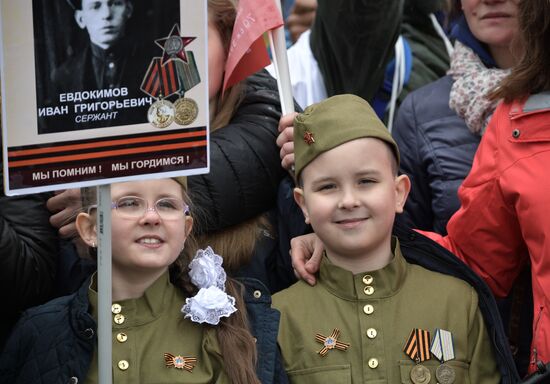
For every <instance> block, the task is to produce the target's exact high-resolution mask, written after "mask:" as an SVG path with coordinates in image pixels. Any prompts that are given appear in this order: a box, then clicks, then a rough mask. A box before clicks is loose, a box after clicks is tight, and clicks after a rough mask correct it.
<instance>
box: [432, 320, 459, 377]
mask: <svg viewBox="0 0 550 384" xmlns="http://www.w3.org/2000/svg"><path fill="white" fill-rule="evenodd" d="M430 351H431V352H432V354H433V355H434V356H435V357H436V358H437V359H438V360H439V361H441V365H440V366H439V367H437V369H436V371H435V377H436V379H437V382H438V383H439V384H453V383H454V382H455V379H456V373H455V371H454V369H453V367H451V366H450V365H449V364H445V362H446V361H449V360H453V359H454V358H455V354H454V346H453V336H452V334H451V332H449V331H446V330H444V329H436V330H435V335H434V339H433V341H432V346H431V348H430Z"/></svg>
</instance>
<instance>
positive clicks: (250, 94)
mask: <svg viewBox="0 0 550 384" xmlns="http://www.w3.org/2000/svg"><path fill="white" fill-rule="evenodd" d="M280 117H281V106H280V101H279V93H278V91H277V83H276V81H275V79H273V78H272V77H271V76H270V75H269V74H268V73H267V72H265V71H261V72H258V73H256V74H254V75H252V76H250V77H249V78H248V79H247V83H246V91H245V95H244V100H243V101H242V102H241V104H240V105H239V107H238V110H237V112H236V113H235V116H234V117H233V118H232V119H231V122H230V123H229V124H228V125H227V126H225V127H223V128H220V129H218V130H216V131H214V132H212V134H211V136H210V173H208V174H204V175H198V176H191V177H189V178H188V187H189V195H190V197H191V201H193V204H194V205H195V206H196V207H198V209H199V210H200V211H201V212H200V214H201V217H206V218H208V222H206V223H202V224H201V225H199V226H197V227H195V231H196V232H198V233H204V232H212V231H218V230H221V229H224V228H227V227H229V226H231V225H235V224H239V223H241V222H242V221H244V220H247V219H251V218H253V217H255V216H257V215H259V214H262V213H264V212H266V211H268V210H269V209H270V208H272V207H274V206H275V202H276V198H277V187H278V185H279V181H280V180H281V179H282V178H283V177H284V175H285V171H284V170H283V168H282V167H281V159H280V158H279V148H278V147H277V144H276V142H275V141H276V139H277V135H278V131H277V127H278V124H279V119H280Z"/></svg>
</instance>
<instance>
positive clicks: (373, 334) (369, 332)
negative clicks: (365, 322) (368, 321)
mask: <svg viewBox="0 0 550 384" xmlns="http://www.w3.org/2000/svg"><path fill="white" fill-rule="evenodd" d="M376 335H378V332H377V331H376V329H374V328H369V329H367V336H368V338H369V339H374V338H375V337H376Z"/></svg>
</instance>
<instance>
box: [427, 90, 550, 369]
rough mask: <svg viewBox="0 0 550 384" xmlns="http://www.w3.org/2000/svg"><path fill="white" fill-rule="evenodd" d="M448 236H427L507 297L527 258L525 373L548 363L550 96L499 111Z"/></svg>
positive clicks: (504, 106) (461, 193) (464, 188)
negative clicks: (529, 302) (529, 291)
mask: <svg viewBox="0 0 550 384" xmlns="http://www.w3.org/2000/svg"><path fill="white" fill-rule="evenodd" d="M458 195H459V198H460V202H461V207H460V209H459V210H458V211H457V212H456V213H455V214H454V215H453V217H452V218H451V220H450V221H449V223H448V225H447V231H448V235H447V236H446V237H441V236H439V235H436V234H433V233H425V234H426V235H428V236H429V237H431V238H432V239H434V240H436V241H437V242H439V243H440V244H441V245H443V246H444V247H446V248H447V249H449V250H450V251H452V252H453V253H454V254H456V255H458V257H460V258H461V259H462V260H464V261H465V262H466V263H467V264H468V265H469V266H470V267H471V268H472V269H473V270H474V271H475V272H476V273H477V274H478V275H479V276H481V277H482V278H483V279H484V280H485V282H486V283H487V284H488V285H489V286H490V287H491V289H492V290H493V292H494V293H495V295H497V296H506V295H507V294H508V291H509V290H510V288H511V287H512V284H513V282H514V280H515V279H516V277H517V275H518V273H519V272H520V271H521V269H522V266H523V265H524V263H525V262H526V261H527V260H528V259H529V257H530V258H531V271H532V272H531V274H532V283H533V299H534V321H533V342H532V345H531V347H532V348H531V364H530V367H529V368H530V370H533V369H534V368H535V366H534V364H533V363H534V362H536V361H538V360H541V361H543V362H545V363H547V362H549V361H550V92H545V93H540V94H537V95H532V96H531V97H529V98H528V99H527V100H524V101H521V102H513V103H511V104H501V105H499V106H498V107H497V109H496V111H495V113H494V115H493V117H492V119H491V121H490V123H489V125H488V127H487V131H486V132H485V134H484V136H483V138H482V140H481V143H480V145H479V148H478V150H477V152H476V155H475V158H474V162H473V165H472V170H471V171H470V174H469V175H468V177H467V178H466V179H465V180H464V182H463V184H462V186H461V187H460V189H459V191H458Z"/></svg>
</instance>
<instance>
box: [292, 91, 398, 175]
mask: <svg viewBox="0 0 550 384" xmlns="http://www.w3.org/2000/svg"><path fill="white" fill-rule="evenodd" d="M369 137H370V138H375V139H379V140H382V141H383V142H385V143H386V144H387V145H388V146H389V148H390V149H391V151H392V153H393V156H394V158H395V163H396V168H398V167H399V149H398V147H397V144H396V143H395V141H394V140H393V138H392V137H391V134H390V132H389V131H388V129H387V128H386V126H385V125H384V123H382V121H380V119H379V118H378V116H377V115H376V113H375V112H374V110H373V109H372V108H371V106H370V105H369V103H367V102H366V101H365V100H363V99H362V98H360V97H359V96H355V95H337V96H332V97H330V98H328V99H326V100H323V101H321V102H320V103H317V104H313V105H310V106H309V107H307V108H306V109H305V111H304V112H303V113H300V114H298V115H297V116H296V117H295V118H294V167H295V168H294V169H295V172H296V179H297V180H299V179H300V173H301V172H302V170H303V169H304V168H305V167H306V166H307V165H308V164H309V163H310V162H312V161H313V160H314V159H315V158H316V157H317V156H319V155H320V154H321V153H323V152H326V151H329V150H331V149H333V148H335V147H337V146H339V145H341V144H344V143H346V142H348V141H352V140H355V139H360V138H369Z"/></svg>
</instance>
